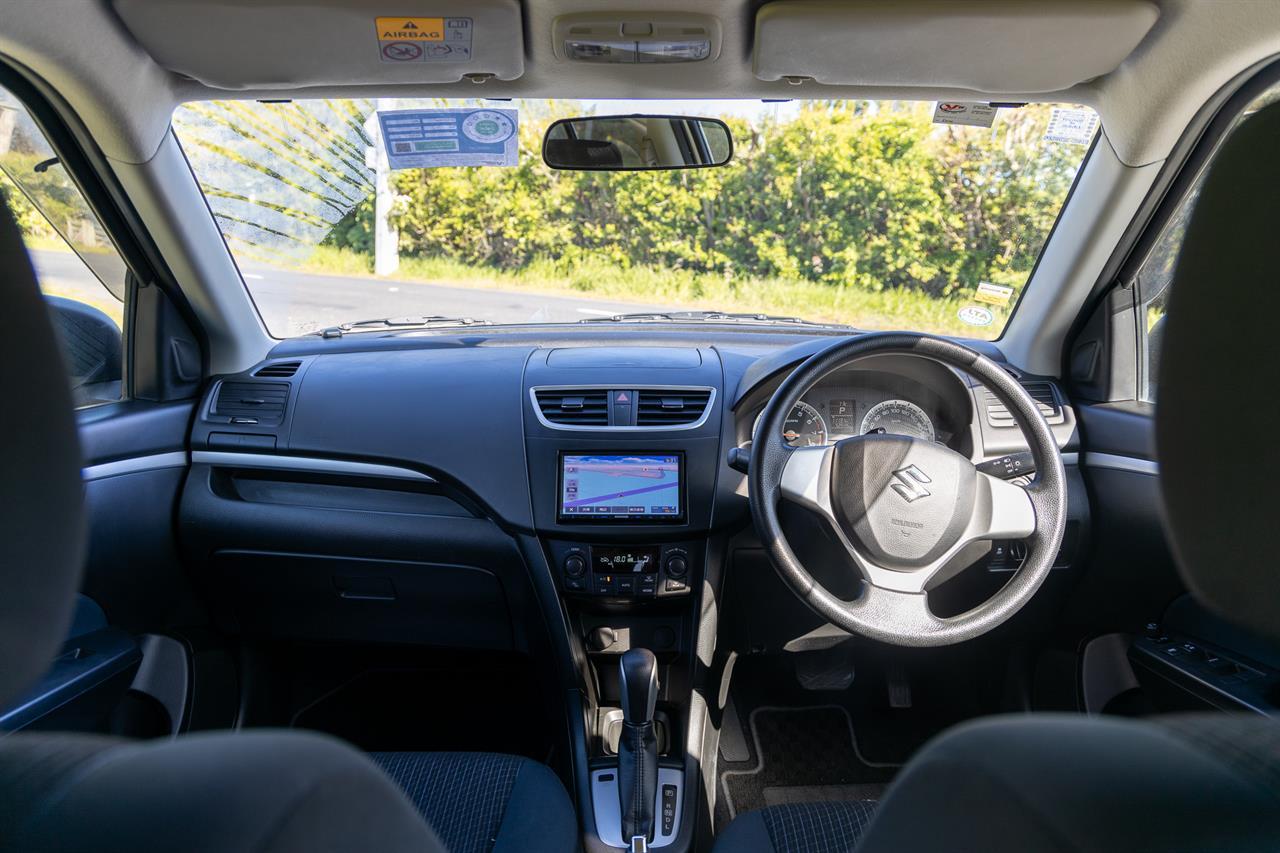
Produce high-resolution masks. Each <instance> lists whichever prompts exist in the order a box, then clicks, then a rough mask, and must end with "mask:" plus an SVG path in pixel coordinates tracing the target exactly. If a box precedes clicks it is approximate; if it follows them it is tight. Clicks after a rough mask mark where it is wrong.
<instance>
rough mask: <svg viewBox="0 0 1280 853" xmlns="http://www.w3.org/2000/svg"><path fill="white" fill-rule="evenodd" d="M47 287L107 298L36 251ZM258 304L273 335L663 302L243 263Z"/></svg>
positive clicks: (602, 311) (595, 311)
mask: <svg viewBox="0 0 1280 853" xmlns="http://www.w3.org/2000/svg"><path fill="white" fill-rule="evenodd" d="M31 257H32V260H33V262H34V263H35V267H36V274H37V275H38V276H39V278H40V283H41V285H42V286H44V287H45V288H46V289H47V290H49V291H52V292H56V293H58V294H59V295H62V296H68V297H70V298H72V299H82V300H83V301H86V302H90V303H97V302H101V301H102V300H103V298H104V297H105V298H107V299H110V297H109V296H107V294H106V293H105V292H104V290H103V288H102V285H101V284H99V283H98V281H97V279H95V278H94V277H93V276H92V274H91V273H90V272H89V271H88V270H87V269H86V268H85V267H84V265H83V264H82V263H81V262H80V260H79V259H78V258H77V257H76V256H75V255H73V254H71V253H70V252H54V251H43V250H36V251H33V252H31ZM241 270H242V273H243V275H244V279H245V284H246V285H248V287H249V292H250V293H251V294H252V295H253V301H254V304H256V305H257V306H258V310H259V311H260V312H262V317H263V319H264V320H265V321H266V323H267V328H269V329H270V330H271V333H272V334H274V335H277V336H279V337H289V336H292V335H299V334H303V333H305V332H311V331H315V330H316V329H321V328H324V327H326V326H334V325H337V324H338V323H343V322H348V321H352V320H366V319H377V318H380V317H404V316H408V315H417V314H442V315H444V316H447V317H473V318H475V319H477V320H490V321H492V322H495V323H528V322H533V323H549V322H576V321H578V320H584V319H587V318H590V317H607V316H610V315H613V314H619V313H625V312H628V311H661V310H663V308H662V306H659V305H644V304H638V303H634V302H611V301H607V300H601V299H591V298H587V297H582V298H579V297H573V296H543V295H541V294H537V293H526V292H523V291H515V290H491V289H481V288H478V287H457V286H451V285H447V284H434V283H425V282H409V281H395V280H392V279H381V278H371V277H359V276H337V275H317V274H314V273H302V272H291V271H287V270H279V269H274V268H271V267H261V266H243V267H241Z"/></svg>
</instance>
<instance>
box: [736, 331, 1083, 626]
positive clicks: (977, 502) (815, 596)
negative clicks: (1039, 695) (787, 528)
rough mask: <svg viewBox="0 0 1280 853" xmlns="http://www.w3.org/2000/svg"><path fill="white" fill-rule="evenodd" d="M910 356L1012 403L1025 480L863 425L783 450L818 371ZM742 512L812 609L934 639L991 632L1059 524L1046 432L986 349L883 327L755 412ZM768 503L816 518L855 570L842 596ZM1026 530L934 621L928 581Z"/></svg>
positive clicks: (803, 372)
mask: <svg viewBox="0 0 1280 853" xmlns="http://www.w3.org/2000/svg"><path fill="white" fill-rule="evenodd" d="M888 353H898V354H905V355H914V356H920V357H923V358H928V359H931V360H933V361H936V362H940V363H942V364H944V365H948V366H950V367H955V368H959V369H961V370H963V371H965V372H967V373H969V374H970V375H971V376H973V377H975V378H976V379H977V380H978V381H980V382H981V383H982V384H983V385H985V386H986V387H987V388H988V389H989V390H990V391H992V392H993V393H994V394H995V396H996V398H997V399H998V400H999V401H1000V402H1002V403H1004V404H1005V406H1007V407H1008V409H1009V411H1010V412H1012V413H1013V417H1014V420H1015V421H1016V422H1017V424H1018V426H1019V428H1020V429H1021V430H1022V434H1023V435H1024V436H1025V437H1026V439H1027V441H1028V443H1029V444H1030V446H1031V454H1032V457H1033V458H1034V460H1035V470H1036V476H1035V479H1034V480H1033V481H1032V482H1031V483H1030V485H1028V486H1027V487H1026V488H1023V487H1021V486H1017V485H1014V484H1012V483H1009V482H1006V481H1004V480H1001V479H998V478H996V477H992V476H990V475H989V474H986V473H983V472H981V471H979V470H977V468H975V467H974V465H973V463H972V462H971V461H970V460H969V459H967V458H965V457H964V456H962V455H961V454H959V453H956V452H955V451H954V450H951V449H949V448H947V447H944V446H943V445H941V444H936V443H934V442H932V441H925V440H921V439H915V438H909V437H906V436H899V435H863V436H858V437H855V438H846V439H844V440H843V441H839V442H836V443H835V444H834V445H830V446H827V447H803V448H793V447H791V446H789V445H788V444H787V443H786V442H785V441H784V440H783V438H782V430H783V423H784V421H785V420H786V417H787V414H788V413H789V412H790V411H791V409H792V408H793V407H794V406H795V404H796V403H797V402H798V401H799V399H800V396H801V395H802V394H804V392H805V391H807V390H808V389H809V388H810V387H812V386H813V385H814V384H815V383H816V382H817V381H818V380H819V379H821V378H822V377H823V376H826V375H827V374H828V373H830V372H831V371H833V370H836V369H838V368H841V367H844V366H845V365H847V364H849V363H850V362H852V361H856V360H858V359H860V358H864V357H866V356H870V355H883V354H888ZM748 487H749V496H750V502H751V516H752V519H753V520H754V521H755V526H756V531H757V533H758V534H759V535H760V538H761V540H762V541H763V543H764V547H765V550H766V551H767V552H768V554H769V558H770V560H771V561H772V562H773V566H774V568H775V569H776V570H777V571H778V574H779V575H781V576H782V579H783V580H784V581H785V582H786V583H787V585H788V586H790V587H791V589H792V591H793V592H795V594H796V595H797V596H798V597H799V598H800V600H801V601H803V602H804V603H805V604H807V605H809V607H811V608H812V609H813V610H814V611H816V612H817V613H818V614H819V615H821V616H823V617H824V618H826V619H827V620H828V621H830V622H831V623H832V624H834V625H836V626H837V627H839V628H842V629H844V630H845V631H848V632H849V633H852V634H861V635H863V636H866V637H870V638H872V639H875V640H879V641H882V642H885V643H891V644H893V645H899V646H942V645H948V644H951V643H958V642H962V641H964V640H968V639H972V638H973V637H977V636H979V635H981V634H984V633H986V632H987V631H990V630H991V629H992V628H994V627H996V626H997V625H999V624H1000V623H1002V622H1004V621H1005V620H1006V619H1008V618H1009V617H1010V616H1012V615H1013V614H1014V613H1016V612H1017V611H1018V610H1019V609H1020V608H1021V607H1022V606H1023V605H1024V604H1026V603H1027V602H1028V601H1029V600H1030V599H1031V597H1032V596H1033V595H1034V594H1035V592H1036V590H1037V589H1039V587H1040V584H1041V583H1043V581H1044V579H1045V578H1046V577H1047V576H1048V574H1049V571H1050V569H1051V568H1052V567H1053V561H1054V558H1055V557H1056V555H1057V553H1058V548H1059V547H1060V546H1061V544H1062V533H1063V530H1064V528H1065V527H1066V475H1065V473H1064V471H1063V468H1062V458H1061V456H1060V454H1059V452H1058V445H1057V442H1056V441H1055V440H1054V437H1053V433H1052V432H1050V430H1049V426H1048V425H1047V424H1046V423H1045V422H1044V418H1043V417H1041V415H1040V411H1039V409H1038V408H1037V407H1036V404H1035V402H1034V401H1033V400H1032V399H1031V397H1030V396H1029V395H1028V394H1027V392H1026V390H1025V389H1023V387H1022V386H1021V385H1019V384H1018V383H1017V382H1016V381H1014V380H1013V378H1011V377H1010V376H1009V374H1008V373H1006V372H1005V371H1004V370H1002V369H1001V368H999V367H997V366H996V365H995V364H994V363H992V362H991V360H990V359H987V358H985V357H984V356H982V355H979V354H978V353H976V352H974V351H973V350H971V349H969V348H968V347H965V346H961V345H960V344H956V343H952V342H951V341H947V340H943V339H941V338H935V337H931V336H929V335H920V334H912V333H904V332H887V333H875V334H866V335H860V336H858V337H855V338H849V339H847V340H844V341H841V342H839V343H838V344H836V345H834V346H831V347H829V348H827V349H826V350H823V351H822V352H819V353H817V354H815V355H813V356H811V357H810V358H809V359H808V360H807V361H805V362H804V363H803V364H801V365H800V366H799V367H798V368H796V370H795V371H794V372H793V373H792V374H791V376H790V377H788V378H787V380H786V381H784V382H783V383H782V385H781V386H780V387H779V388H778V390H777V391H776V392H775V393H774V395H773V398H772V399H771V400H770V401H769V404H768V405H767V406H766V407H765V410H764V413H763V414H762V415H761V418H760V427H759V430H758V433H757V435H756V436H755V440H754V441H753V443H752V447H751V463H750V468H749V474H748ZM780 500H788V501H792V502H794V503H796V504H799V505H801V506H804V507H807V508H809V509H810V510H813V511H815V512H816V513H817V514H818V515H820V516H821V517H822V518H823V519H824V520H825V521H826V523H827V524H828V525H829V526H830V527H831V528H832V530H833V531H834V532H835V534H836V537H837V539H839V541H840V542H841V543H842V544H843V545H844V548H845V550H846V551H847V552H848V555H849V558H850V561H851V562H852V564H853V566H854V567H856V570H857V571H859V572H860V573H861V576H862V581H863V584H862V591H861V594H860V595H859V596H858V598H856V599H855V600H853V601H843V600H841V599H840V598H838V597H836V596H835V595H832V594H831V592H829V591H828V590H827V589H825V588H824V587H823V586H822V585H821V584H820V583H818V582H817V581H816V580H815V579H814V577H813V575H811V574H810V573H809V572H808V571H807V570H806V569H805V567H804V566H802V565H801V564H800V561H799V560H798V559H797V558H796V555H795V553H794V552H793V551H792V549H791V545H790V544H789V543H788V542H787V537H786V534H785V533H784V532H783V530H782V526H781V524H780V523H779V521H778V503H779V501H780ZM1023 538H1026V539H1027V556H1026V559H1025V560H1024V561H1023V563H1022V567H1021V568H1020V569H1019V570H1018V571H1017V573H1016V574H1014V576H1013V577H1012V578H1011V579H1010V580H1009V581H1008V583H1006V584H1005V585H1004V587H1003V588H1001V590H1000V591H999V592H998V593H996V594H995V595H994V596H992V597H991V598H989V599H987V601H985V602H983V603H982V604H980V605H978V606H977V607H975V608H973V609H972V610H969V611H967V612H965V613H961V614H960V615H958V616H952V617H947V618H939V617H937V616H935V615H934V614H933V613H932V611H930V609H929V604H928V595H927V592H928V590H929V589H930V588H932V587H933V586H936V585H937V584H938V583H941V582H942V581H943V580H945V579H947V578H949V577H952V576H954V575H955V574H956V573H958V572H959V571H961V570H962V569H964V568H967V567H968V566H969V565H972V564H973V563H974V562H975V561H976V560H977V559H978V558H979V557H981V556H982V555H983V554H985V553H986V552H987V550H988V548H989V546H988V544H987V543H988V542H989V541H990V540H993V539H1023Z"/></svg>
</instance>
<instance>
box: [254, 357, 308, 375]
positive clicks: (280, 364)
mask: <svg viewBox="0 0 1280 853" xmlns="http://www.w3.org/2000/svg"><path fill="white" fill-rule="evenodd" d="M299 367H302V362H300V361H277V362H273V363H271V364H268V365H264V366H263V367H259V368H258V372H257V373H255V374H253V375H254V376H270V377H274V378H276V379H288V378H289V377H290V376H292V375H293V374H295V373H297V372H298V368H299Z"/></svg>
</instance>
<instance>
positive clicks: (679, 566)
mask: <svg viewBox="0 0 1280 853" xmlns="http://www.w3.org/2000/svg"><path fill="white" fill-rule="evenodd" d="M550 544H551V551H552V559H553V563H554V565H555V566H556V567H557V569H558V570H559V579H560V585H561V588H562V589H563V590H564V591H565V592H566V593H570V594H575V595H584V596H599V597H608V598H619V599H628V600H635V599H655V598H666V597H668V596H678V595H687V594H688V593H689V590H690V587H691V584H692V581H691V575H692V574H693V568H694V553H695V552H694V550H693V548H692V543H664V544H645V545H619V544H614V543H594V542H593V543H587V542H552V543H550Z"/></svg>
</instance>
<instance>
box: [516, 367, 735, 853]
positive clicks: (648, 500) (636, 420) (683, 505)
mask: <svg viewBox="0 0 1280 853" xmlns="http://www.w3.org/2000/svg"><path fill="white" fill-rule="evenodd" d="M721 384H722V367H721V364H720V361H719V357H718V355H717V354H716V352H715V351H714V350H712V349H705V348H656V347H655V348H649V347H638V346H631V347H621V348H617V349H612V348H573V349H552V350H545V351H540V352H538V353H535V354H534V355H533V356H532V357H531V359H530V361H529V362H528V364H527V365H526V369H525V405H526V411H525V414H526V417H525V444H526V458H527V461H528V467H529V481H530V490H531V499H532V509H533V518H534V523H535V526H536V533H537V538H538V542H539V543H540V545H541V547H542V549H543V552H544V555H545V557H546V561H547V564H548V566H549V567H550V569H551V573H552V576H553V577H554V580H555V584H556V587H557V591H558V593H559V595H560V602H561V607H562V609H563V612H564V614H565V617H566V622H567V624H568V626H569V630H570V632H571V635H572V636H571V637H570V641H571V645H572V646H574V647H576V648H577V649H579V650H580V651H581V659H582V660H583V661H584V665H583V666H582V668H581V672H582V679H583V683H582V685H581V696H582V703H583V708H582V714H581V715H576V714H571V715H570V716H571V718H575V719H573V720H571V722H572V723H573V724H574V725H577V720H578V719H580V720H582V721H583V722H582V731H581V737H582V741H583V744H582V745H583V749H582V755H583V756H584V758H585V762H586V766H584V767H578V768H576V771H577V773H578V774H579V775H580V777H581V778H583V779H584V780H585V782H586V784H585V785H584V786H582V787H581V788H580V789H579V799H580V802H579V810H580V812H581V813H582V814H583V815H584V823H587V824H588V826H587V829H588V832H587V836H588V841H589V842H590V843H589V844H588V848H589V849H598V850H605V849H609V848H613V849H618V848H626V849H669V850H672V851H683V850H688V849H690V848H691V847H692V845H693V841H694V828H693V826H692V824H693V822H692V821H691V820H686V819H685V815H691V814H695V813H696V812H697V806H696V800H695V798H696V796H697V786H698V782H697V779H698V773H699V770H698V767H697V763H698V761H699V749H700V744H701V731H700V729H699V730H697V731H691V729H695V728H698V727H699V726H700V725H701V724H700V723H698V724H695V723H694V722H693V720H694V717H695V715H693V714H692V713H691V701H692V700H691V696H692V694H693V692H694V691H693V685H694V675H695V672H696V671H697V669H696V667H697V659H696V654H695V652H696V648H697V633H698V628H699V614H700V604H701V600H702V599H701V596H702V588H703V587H702V585H703V580H704V578H705V575H706V570H707V559H708V554H709V548H708V537H709V535H710V531H711V525H712V514H713V508H714V506H715V503H716V502H715V495H716V488H717V473H718V471H719V468H720V464H719V463H720V456H721V453H720V447H721V429H722V415H721V405H722V402H721V400H722V396H723V389H722V387H721ZM640 655H644V656H648V658H647V659H651V660H652V672H653V677H654V680H653V688H654V693H653V696H652V699H653V704H652V708H650V709H648V712H647V713H644V714H642V715H640V714H639V712H637V711H636V710H635V708H636V707H638V706H639V704H640V703H638V702H637V701H636V700H635V699H634V694H635V691H636V688H635V687H634V685H632V687H630V688H628V686H627V683H626V682H627V678H626V677H624V676H623V674H622V673H623V672H624V671H626V667H624V666H623V664H624V663H625V662H626V661H628V660H634V659H637V656H640ZM629 695H630V696H632V697H633V698H632V700H631V701H630V702H628V696H629ZM628 707H630V708H631V709H632V710H631V711H628V710H627V709H628ZM637 715H639V716H642V717H643V719H637ZM638 731H643V732H645V733H646V734H645V735H644V737H642V738H641V739H640V740H635V737H636V732H638ZM639 744H643V748H641V747H640V746H639ZM637 750H639V752H637ZM638 755H639V757H637V756H638ZM637 762H639V763H637ZM649 763H652V764H653V765H654V768H656V773H655V772H647V771H646V772H642V773H641V774H640V775H641V776H642V777H644V778H645V779H646V789H645V791H644V793H643V795H642V796H641V800H643V802H640V801H637V800H635V799H634V796H633V798H632V799H630V800H628V799H627V798H625V797H620V791H621V792H622V793H628V792H630V793H631V794H632V795H634V793H635V790H634V789H635V786H633V785H631V783H630V782H629V781H627V780H630V779H634V778H635V777H634V774H635V773H636V772H637V767H639V768H641V769H644V768H646V767H647V766H648V764H649ZM649 784H652V785H653V788H652V790H648V787H647V786H648V785H649ZM584 800H585V801H584ZM649 800H652V802H649ZM637 815H640V816H641V817H640V818H637V817H636V816H637Z"/></svg>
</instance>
